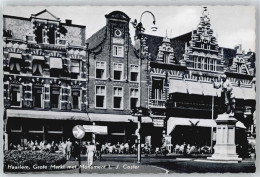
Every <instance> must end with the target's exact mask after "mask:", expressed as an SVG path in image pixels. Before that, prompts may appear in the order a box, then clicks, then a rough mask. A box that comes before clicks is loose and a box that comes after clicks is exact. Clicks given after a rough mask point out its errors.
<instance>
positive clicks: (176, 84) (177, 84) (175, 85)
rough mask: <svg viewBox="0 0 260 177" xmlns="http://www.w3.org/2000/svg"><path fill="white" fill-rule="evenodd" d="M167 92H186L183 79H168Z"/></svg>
mask: <svg viewBox="0 0 260 177" xmlns="http://www.w3.org/2000/svg"><path fill="white" fill-rule="evenodd" d="M169 93H188V92H187V85H186V83H185V81H184V80H176V79H170V83H169Z"/></svg>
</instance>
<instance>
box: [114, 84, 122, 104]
mask: <svg viewBox="0 0 260 177" xmlns="http://www.w3.org/2000/svg"><path fill="white" fill-rule="evenodd" d="M122 102H123V88H122V87H114V108H115V109H123V103H122Z"/></svg>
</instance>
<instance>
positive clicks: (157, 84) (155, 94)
mask: <svg viewBox="0 0 260 177" xmlns="http://www.w3.org/2000/svg"><path fill="white" fill-rule="evenodd" d="M162 92H163V79H159V78H153V83H152V99H156V100H161V99H162Z"/></svg>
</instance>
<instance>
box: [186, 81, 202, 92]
mask: <svg viewBox="0 0 260 177" xmlns="http://www.w3.org/2000/svg"><path fill="white" fill-rule="evenodd" d="M186 83H187V87H188V92H189V94H195V95H202V94H203V92H202V85H201V83H200V82H194V81H186Z"/></svg>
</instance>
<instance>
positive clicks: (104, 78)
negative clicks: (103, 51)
mask: <svg viewBox="0 0 260 177" xmlns="http://www.w3.org/2000/svg"><path fill="white" fill-rule="evenodd" d="M102 62H103V63H104V68H101V67H97V63H102ZM97 69H103V70H104V74H103V75H104V77H103V78H97ZM106 73H107V71H106V62H105V61H96V62H95V79H100V80H106Z"/></svg>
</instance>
